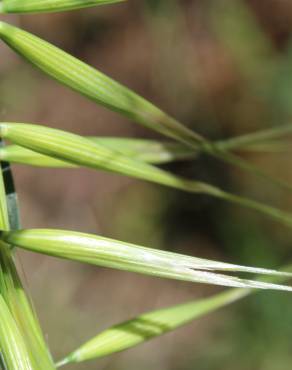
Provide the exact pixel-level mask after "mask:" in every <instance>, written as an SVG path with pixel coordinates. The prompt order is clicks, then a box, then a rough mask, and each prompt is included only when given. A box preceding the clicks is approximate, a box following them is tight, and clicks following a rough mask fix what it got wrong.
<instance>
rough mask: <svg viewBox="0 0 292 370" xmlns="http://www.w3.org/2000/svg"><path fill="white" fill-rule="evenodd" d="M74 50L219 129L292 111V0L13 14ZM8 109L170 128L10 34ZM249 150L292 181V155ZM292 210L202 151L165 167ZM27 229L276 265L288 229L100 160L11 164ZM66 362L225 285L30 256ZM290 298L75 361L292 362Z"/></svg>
mask: <svg viewBox="0 0 292 370" xmlns="http://www.w3.org/2000/svg"><path fill="white" fill-rule="evenodd" d="M3 18H5V20H7V21H8V22H11V23H13V24H15V25H18V26H20V27H22V28H24V29H26V30H28V31H30V32H32V33H34V34H36V35H38V36H40V37H42V38H44V39H46V40H48V41H50V42H52V43H54V44H56V45H58V46H60V47H61V48H63V49H64V50H66V51H68V52H70V53H71V54H74V55H75V56H77V57H79V58H80V59H82V60H84V61H86V62H87V63H89V64H91V65H93V66H95V67H96V68H98V69H100V70H101V71H102V72H104V73H106V74H108V75H109V76H111V77H113V78H114V79H116V80H118V81H120V82H122V83H123V84H125V85H127V86H128V87H130V88H132V89H134V90H135V91H137V92H138V93H140V94H142V95H143V96H145V97H146V98H148V99H150V100H151V101H153V102H154V103H155V104H157V105H158V106H159V107H161V108H162V109H163V110H165V111H167V112H168V113H170V114H172V115H173V116H175V117H176V118H178V119H179V120H180V121H182V122H184V123H185V124H186V125H189V126H190V127H192V128H193V129H195V130H196V131H198V132H200V133H203V134H205V135H206V136H208V137H209V138H210V139H214V140H215V139H222V138H228V137H231V136H234V135H239V134H244V133H248V132H252V131H256V130H260V129H264V128H268V127H273V126H279V125H281V124H286V123H289V122H290V121H291V119H290V118H291V117H290V116H291V113H292V104H291V99H292V43H291V41H292V39H291V36H292V3H291V1H288V0H266V1H265V2H262V1H259V0H253V1H243V0H233V1H227V0H226V1H218V0H217V1H215V0H214V1H213V0H205V1H195V0H184V1H175V0H144V1H142V0H140V1H134V0H130V1H128V2H126V3H122V4H118V5H112V6H103V7H98V8H94V9H87V10H81V11H75V12H68V13H61V14H49V15H25V16H7V17H3ZM0 55H1V58H0V119H1V121H17V122H32V123H42V124H45V125H48V126H51V127H57V128H61V129H66V130H69V131H72V132H75V133H80V134H83V135H96V136H97V135H101V136H125V137H144V138H158V137H159V136H158V135H156V134H154V133H153V132H151V131H149V130H146V129H143V128H141V127H138V126H137V125H136V124H135V123H133V122H130V121H128V120H126V119H124V118H122V117H120V116H119V115H117V114H115V113H112V112H110V111H108V110H106V109H104V108H101V107H99V106H97V105H95V104H94V103H93V102H91V101H88V100H86V99H85V98H83V97H81V96H79V95H78V94H76V93H74V92H72V91H70V90H68V89H67V88H65V87H63V86H61V85H59V84H58V83H56V82H55V81H52V80H50V79H49V78H48V77H46V76H44V75H43V74H41V73H40V72H39V71H37V70H35V69H34V68H33V67H31V66H30V65H29V64H27V63H26V62H25V61H23V60H21V59H20V58H19V57H18V56H17V55H15V54H14V53H13V52H12V51H11V50H9V49H8V48H7V47H6V46H5V45H3V44H0ZM244 158H245V159H247V160H249V161H251V162H252V163H254V164H256V165H258V166H260V167H261V168H263V169H264V170H265V171H266V172H268V173H270V174H271V175H273V176H274V177H277V178H281V179H283V180H285V181H287V182H289V183H291V182H292V172H291V161H292V158H291V151H290V152H289V149H288V150H287V149H285V150H283V151H280V152H277V153H252V154H251V153H249V154H248V155H247V154H244ZM165 168H166V169H168V170H171V171H174V172H176V173H178V174H181V175H184V176H187V177H190V178H194V179H203V180H204V181H208V182H210V183H213V184H216V185H220V186H222V187H224V188H225V189H227V190H230V191H232V192H234V193H238V194H243V195H246V196H250V197H253V198H255V199H258V200H260V201H263V202H267V203H269V204H272V205H275V206H278V207H280V208H282V209H286V210H292V197H291V194H290V193H289V192H287V191H283V190H280V189H279V188H277V187H275V186H273V185H271V184H269V183H268V182H267V181H265V180H261V179H258V178H256V177H251V176H249V175H247V174H246V173H243V172H242V171H239V170H238V169H235V168H233V167H230V166H226V165H223V164H222V163H219V162H218V161H215V160H211V159H210V158H206V157H204V156H202V157H200V158H199V159H198V160H196V161H195V162H188V163H187V162H186V163H185V162H180V163H176V164H173V165H168V166H165ZM13 170H14V175H15V182H16V186H17V191H18V196H19V201H20V208H21V216H22V225H23V227H27V228H32V227H45V228H46V227H48V228H63V229H75V230H78V231H83V232H91V233H98V234H101V235H104V236H107V237H113V238H117V239H121V240H124V241H129V242H134V243H139V244H142V245H145V246H149V247H154V248H163V249H167V250H173V251H178V252H183V253H188V254H191V255H195V256H200V257H207V258H213V259H218V260H222V261H229V262H234V263H238V264H240V263H241V264H250V265H254V266H263V267H272V268H277V267H279V266H280V265H282V264H284V263H287V262H288V261H289V260H291V259H292V253H291V241H292V237H291V236H292V233H291V231H290V230H287V229H286V228H284V227H282V226H279V225H278V224H276V223H274V222H272V221H270V220H268V219H266V218H264V217H262V216H260V215H258V214H256V213H255V212H251V211H247V210H243V209H241V208H238V207H232V206H230V205H226V204H225V203H223V202H222V201H219V200H214V199H211V198H209V197H206V196H201V195H197V196H196V195H189V194H183V193H182V192H179V191H174V190H169V189H166V188H163V187H160V186H156V185H150V184H146V183H143V182H141V181H134V180H131V179H128V178H123V177H121V176H117V175H112V174H106V173H103V172H95V171H90V170H83V169H82V170H81V169H80V170H57V169H56V170H54V169H37V168H30V167H25V166H13ZM20 259H21V265H22V268H23V270H24V273H25V276H26V282H27V286H28V289H29V290H30V292H31V296H32V298H33V300H34V302H35V306H36V309H37V312H38V314H39V316H40V320H41V323H42V326H43V329H44V332H45V334H46V338H47V341H48V343H49V345H50V348H51V349H52V352H53V354H54V356H55V358H57V359H59V358H60V357H62V356H64V355H65V354H67V353H68V352H69V351H71V350H73V349H75V348H76V347H77V346H79V345H80V344H81V343H83V342H84V341H85V340H87V339H89V338H90V337H92V336H93V335H95V334H97V333H98V332H99V331H101V330H103V329H105V328H106V327H108V326H110V325H112V324H114V323H117V322H119V321H121V320H124V319H128V318H131V317H132V316H133V315H136V314H139V313H142V312H144V311H147V310H150V309H154V308H158V307H165V306H167V305H171V304H175V303H180V302H184V301H186V300H190V299H195V298H199V297H205V296H209V295H211V294H212V293H213V292H216V291H218V290H219V289H217V288H214V287H209V286H204V285H198V284H187V283H182V282H175V281H167V280H161V279H154V278H151V277H144V276H141V275H136V274H130V273H125V272H118V271H114V270H106V269H101V268H96V267H91V266H86V265H82V264H78V263H70V262H66V261H59V260H57V259H54V258H49V257H45V256H41V255H35V254H32V253H21V254H20ZM291 303H292V302H291V296H289V295H287V294H284V293H274V292H273V293H270V292H265V293H260V294H258V295H256V296H254V297H250V298H248V299H246V300H245V301H242V302H240V303H237V304H235V305H234V306H231V307H228V308H225V309H223V310H221V311H218V312H217V313H215V314H212V315H210V316H208V317H207V318H204V319H200V320H198V321H196V322H195V323H193V324H191V325H189V326H187V327H185V328H183V329H180V330H178V331H176V332H175V333H171V334H168V335H166V336H164V337H162V338H160V339H156V340H154V341H152V342H149V343H147V344H145V345H142V346H140V347H137V348H135V349H132V350H129V351H127V352H125V353H121V354H116V355H113V356H111V357H108V358H105V359H102V360H97V361H94V362H89V363H86V364H84V365H72V366H68V367H67V368H68V369H87V370H91V369H102V370H105V369H111V370H124V369H125V370H126V369H127V370H131V369H137V368H138V367H139V370H148V369H155V370H156V369H157V370H158V369H159V370H191V369H198V370H207V369H208V370H209V369H210V370H219V369H220V370H221V369H222V370H223V369H224V370H231V369H235V368H236V369H238V370H286V369H287V370H288V369H290V368H291V361H292V344H291V335H292V316H291Z"/></svg>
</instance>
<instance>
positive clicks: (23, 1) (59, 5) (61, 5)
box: [0, 0, 126, 13]
mask: <svg viewBox="0 0 292 370" xmlns="http://www.w3.org/2000/svg"><path fill="white" fill-rule="evenodd" d="M123 1H126V0H2V1H1V2H0V13H44V12H45V13H52V12H60V11H67V10H75V9H81V8H89V7H94V6H98V5H108V4H115V3H119V2H123Z"/></svg>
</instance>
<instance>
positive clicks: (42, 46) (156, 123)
mask: <svg viewBox="0 0 292 370" xmlns="http://www.w3.org/2000/svg"><path fill="white" fill-rule="evenodd" d="M0 38H1V39H2V40H3V41H5V42H6V43H7V44H8V45H9V46H10V47H11V48H13V49H14V50H15V51H16V52H18V53H19V54H20V55H22V56H23V57H24V58H26V59H27V60H28V61H30V62H31V63H32V64H34V65H35V66H37V67H38V68H40V69H41V70H42V71H44V72H45V73H47V74H48V75H50V76H51V77H53V78H54V79H56V80H57V81H59V82H61V83H63V84H64V85H66V86H68V87H70V88H72V89H73V90H76V91H78V92H79V93H81V94H83V95H85V96H87V97H88V98H90V99H92V100H94V101H95V102H96V103H98V104H101V105H103V106H105V107H107V108H109V109H111V110H113V111H116V112H118V113H121V114H123V115H124V116H126V117H128V118H130V119H132V120H133V121H135V122H137V123H140V124H142V125H144V126H146V127H148V128H151V129H153V130H156V131H158V132H160V133H161V134H163V135H166V136H169V137H171V138H174V139H176V140H177V141H179V142H181V143H183V144H185V145H186V146H188V147H190V148H193V149H195V150H197V146H198V145H199V146H200V148H201V150H203V151H205V152H206V153H208V154H210V155H212V156H214V157H216V158H218V159H220V160H223V161H225V162H227V163H230V164H232V165H235V166H237V167H239V168H241V169H242V170H245V171H248V172H249V173H252V174H254V175H256V176H260V177H263V178H265V179H269V180H270V182H273V183H275V184H276V185H278V186H281V187H283V188H285V189H288V190H290V191H291V189H292V186H290V185H289V184H287V183H285V182H283V181H280V180H277V179H274V178H273V177H271V176H269V175H267V174H266V173H264V172H263V171H261V170H260V169H258V168H257V167H256V166H254V165H252V164H250V163H248V162H246V161H245V160H243V159H241V158H239V157H238V156H236V155H234V154H232V153H229V152H227V151H226V150H225V149H224V148H223V147H220V146H219V147H217V146H216V144H213V143H211V142H210V141H209V140H207V139H206V138H204V137H203V136H201V135H199V134H198V133H196V132H194V131H192V130H190V129H188V128H187V127H185V126H184V125H182V124H181V123H180V122H178V121H177V120H175V119H174V118H172V117H170V116H169V115H167V114H166V113H164V112H163V111H162V110H160V109H159V108H157V107H156V106H155V105H153V104H152V103H150V102H149V101H147V100H145V99H144V98H142V97H141V96H139V95H138V94H136V93H135V92H133V91H132V90H129V89H128V88H126V87H124V86H122V85H121V84H119V83H117V82H116V81H114V80H112V79H111V78H109V77H107V76H106V75H104V74H103V73H101V72H99V71H97V70H96V69H94V68H92V67H90V66H88V65H87V64H85V63H83V62H81V61H80V60H78V59H76V58H74V57H73V56H71V55H69V54H67V53H65V52H64V51H62V50H60V49H58V48H57V47H55V46H53V45H51V44H50V43H48V42H46V41H44V40H42V39H40V38H38V37H36V36H34V35H32V34H30V33H28V32H25V31H23V30H21V29H19V28H16V27H13V26H11V25H8V24H6V23H4V22H0Z"/></svg>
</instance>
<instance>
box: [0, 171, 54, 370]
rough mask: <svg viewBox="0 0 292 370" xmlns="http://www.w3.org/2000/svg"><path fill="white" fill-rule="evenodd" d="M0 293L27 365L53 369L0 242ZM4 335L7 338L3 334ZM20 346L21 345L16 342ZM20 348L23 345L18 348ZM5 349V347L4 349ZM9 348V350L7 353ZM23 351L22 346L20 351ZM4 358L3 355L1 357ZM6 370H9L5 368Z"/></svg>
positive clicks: (1, 216)
mask: <svg viewBox="0 0 292 370" xmlns="http://www.w3.org/2000/svg"><path fill="white" fill-rule="evenodd" d="M0 204H1V207H0V209H1V212H0V229H1V230H9V227H10V225H9V217H8V210H7V201H6V196H5V188H4V182H3V174H2V172H1V171H0ZM0 294H1V296H2V297H3V299H4V300H5V303H6V305H7V306H8V308H9V310H10V312H11V315H12V317H13V319H14V320H15V324H16V325H17V327H18V330H19V332H20V333H21V334H20V335H21V336H22V341H23V343H24V344H25V346H26V351H27V356H26V357H29V358H30V366H31V368H32V369H34V370H39V369H40V368H41V369H43V370H53V369H55V367H54V364H53V361H52V358H51V356H50V353H49V350H48V348H47V345H46V343H45V340H44V338H43V335H42V331H41V328H40V326H39V322H38V319H37V316H36V314H35V312H34V310H33V308H32V305H31V303H30V301H29V298H28V297H27V295H26V293H25V291H24V288H23V286H22V282H21V280H20V278H19V275H18V273H17V270H16V267H15V264H14V260H13V254H12V252H11V250H10V249H9V248H7V245H5V244H4V243H3V242H1V243H0ZM0 321H1V320H0ZM7 335H10V334H8V333H7ZM20 346H22V344H21V343H20ZM22 347H23V346H22ZM4 349H5V347H4ZM12 350H13V347H11V351H12ZM21 351H22V352H23V351H24V347H23V348H22V349H21ZM5 356H6V355H5V354H3V357H5ZM7 370H10V368H8V369H7Z"/></svg>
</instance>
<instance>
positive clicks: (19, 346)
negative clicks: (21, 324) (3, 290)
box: [0, 295, 36, 370]
mask: <svg viewBox="0 0 292 370" xmlns="http://www.w3.org/2000/svg"><path fill="white" fill-rule="evenodd" d="M0 317H1V320H0V351H1V354H2V359H3V362H4V366H5V368H7V370H34V369H36V368H34V367H32V366H31V362H30V358H29V355H28V352H27V348H26V345H25V343H24V341H23V338H22V336H21V333H20V332H19V329H18V327H17V325H16V323H15V321H14V318H13V317H12V315H11V312H10V310H9V308H8V306H7V304H6V302H5V300H4V299H3V297H2V295H0Z"/></svg>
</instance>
